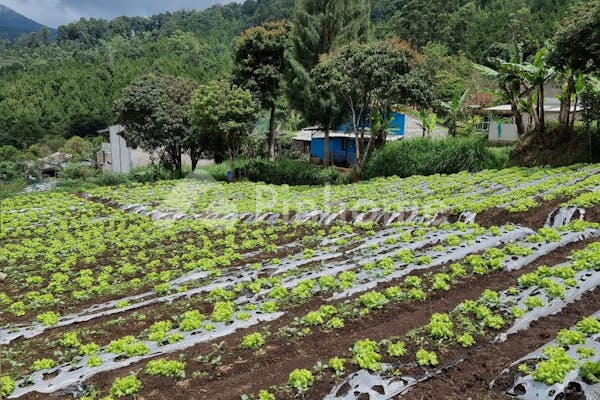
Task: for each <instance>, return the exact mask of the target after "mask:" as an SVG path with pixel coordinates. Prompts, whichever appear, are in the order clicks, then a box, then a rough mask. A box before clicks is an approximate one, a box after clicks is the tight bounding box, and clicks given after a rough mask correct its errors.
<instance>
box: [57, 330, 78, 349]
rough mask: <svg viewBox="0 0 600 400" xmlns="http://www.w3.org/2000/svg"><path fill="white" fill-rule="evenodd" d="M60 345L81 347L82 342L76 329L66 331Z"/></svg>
mask: <svg viewBox="0 0 600 400" xmlns="http://www.w3.org/2000/svg"><path fill="white" fill-rule="evenodd" d="M60 345H61V346H64V347H79V346H80V345H81V343H80V342H79V338H78V337H77V332H76V331H71V332H66V333H65V334H63V337H62V338H61V339H60Z"/></svg>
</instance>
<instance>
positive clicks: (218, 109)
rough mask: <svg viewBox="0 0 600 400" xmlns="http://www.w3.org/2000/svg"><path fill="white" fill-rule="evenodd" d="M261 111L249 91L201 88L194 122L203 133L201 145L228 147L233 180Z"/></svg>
mask: <svg viewBox="0 0 600 400" xmlns="http://www.w3.org/2000/svg"><path fill="white" fill-rule="evenodd" d="M258 111H259V107H258V105H257V104H256V102H255V101H254V99H253V97H252V94H251V93H250V92H249V91H247V90H243V89H241V88H239V87H237V86H235V85H232V84H230V83H229V82H226V81H212V82H210V83H208V84H205V85H201V86H200V87H199V88H198V90H197V91H196V93H195V94H194V96H193V98H192V112H191V120H192V122H193V124H194V126H195V127H196V128H197V131H199V132H200V133H199V136H198V139H199V142H202V143H204V144H206V143H207V142H208V143H223V144H224V147H225V149H226V151H227V154H228V155H229V164H230V170H231V172H232V176H233V177H235V176H236V175H235V156H236V154H237V153H238V151H239V149H240V147H241V145H242V143H243V140H244V138H245V137H247V136H248V134H249V133H250V132H251V131H252V128H253V126H254V124H255V122H256V120H257V114H258ZM213 150H214V149H213Z"/></svg>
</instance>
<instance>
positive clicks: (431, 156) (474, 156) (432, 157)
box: [363, 137, 503, 179]
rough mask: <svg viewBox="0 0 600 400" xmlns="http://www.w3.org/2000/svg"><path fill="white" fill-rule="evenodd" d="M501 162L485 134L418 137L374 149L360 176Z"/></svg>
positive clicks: (449, 171) (479, 167) (421, 172)
mask: <svg viewBox="0 0 600 400" xmlns="http://www.w3.org/2000/svg"><path fill="white" fill-rule="evenodd" d="M502 164H503V160H500V159H499V158H498V157H497V156H496V155H495V154H494V153H493V152H492V151H490V150H489V149H488V148H487V147H486V141H485V140H484V138H480V137H460V138H447V139H430V138H419V139H411V140H400V141H397V142H391V143H388V144H386V145H385V147H384V148H382V149H379V150H376V151H375V152H374V153H373V154H372V155H371V157H370V158H369V160H368V161H367V163H366V165H365V167H364V170H363V178H364V179H371V178H374V177H378V176H399V177H401V178H405V177H408V176H412V175H435V174H453V173H457V172H461V171H470V172H477V171H481V170H484V169H489V168H501V167H502Z"/></svg>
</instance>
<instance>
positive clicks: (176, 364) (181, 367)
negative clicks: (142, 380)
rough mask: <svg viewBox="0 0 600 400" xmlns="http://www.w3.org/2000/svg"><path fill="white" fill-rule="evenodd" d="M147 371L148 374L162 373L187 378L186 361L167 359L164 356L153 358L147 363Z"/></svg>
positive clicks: (172, 376)
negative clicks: (157, 358)
mask: <svg viewBox="0 0 600 400" xmlns="http://www.w3.org/2000/svg"><path fill="white" fill-rule="evenodd" d="M145 372H146V373H147V374H148V375H162V376H166V377H167V378H177V379H183V378H185V363H183V362H181V361H174V360H165V359H164V358H161V359H159V360H152V361H149V362H148V364H147V365H146V369H145Z"/></svg>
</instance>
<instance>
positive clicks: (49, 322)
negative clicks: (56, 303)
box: [35, 311, 58, 326]
mask: <svg viewBox="0 0 600 400" xmlns="http://www.w3.org/2000/svg"><path fill="white" fill-rule="evenodd" d="M35 319H36V320H37V322H39V323H40V324H42V325H44V326H54V325H56V324H57V323H58V314H57V313H55V312H54V311H48V312H45V313H43V314H40V315H38V316H37V317H36V318H35Z"/></svg>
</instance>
